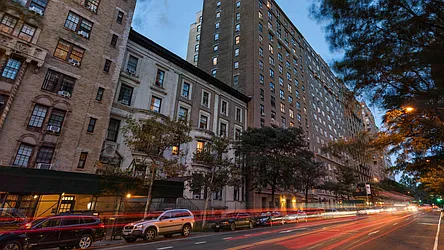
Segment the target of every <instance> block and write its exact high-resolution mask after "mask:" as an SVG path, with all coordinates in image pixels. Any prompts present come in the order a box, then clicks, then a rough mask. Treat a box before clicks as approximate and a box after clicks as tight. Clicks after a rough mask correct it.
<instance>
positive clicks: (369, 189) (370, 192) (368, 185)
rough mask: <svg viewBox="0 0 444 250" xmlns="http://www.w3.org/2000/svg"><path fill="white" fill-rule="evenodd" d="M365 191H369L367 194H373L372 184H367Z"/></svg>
mask: <svg viewBox="0 0 444 250" xmlns="http://www.w3.org/2000/svg"><path fill="white" fill-rule="evenodd" d="M365 192H366V193H367V195H369V194H372V190H371V188H370V184H365Z"/></svg>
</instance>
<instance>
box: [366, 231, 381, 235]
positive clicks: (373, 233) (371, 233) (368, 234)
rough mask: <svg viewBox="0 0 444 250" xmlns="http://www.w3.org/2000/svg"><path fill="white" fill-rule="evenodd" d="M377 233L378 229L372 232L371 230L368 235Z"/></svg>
mask: <svg viewBox="0 0 444 250" xmlns="http://www.w3.org/2000/svg"><path fill="white" fill-rule="evenodd" d="M377 233H379V230H377V231H374V232H371V233H369V234H368V235H372V234H377Z"/></svg>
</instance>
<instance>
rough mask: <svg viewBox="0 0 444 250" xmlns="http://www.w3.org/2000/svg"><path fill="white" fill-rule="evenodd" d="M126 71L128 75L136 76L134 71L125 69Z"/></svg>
mask: <svg viewBox="0 0 444 250" xmlns="http://www.w3.org/2000/svg"><path fill="white" fill-rule="evenodd" d="M126 71H127V72H128V74H130V75H132V76H136V71H135V70H134V69H126Z"/></svg>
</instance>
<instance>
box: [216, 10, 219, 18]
mask: <svg viewBox="0 0 444 250" xmlns="http://www.w3.org/2000/svg"><path fill="white" fill-rule="evenodd" d="M219 18H220V11H218V12H216V19H219Z"/></svg>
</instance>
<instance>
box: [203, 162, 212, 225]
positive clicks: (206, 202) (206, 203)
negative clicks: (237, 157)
mask: <svg viewBox="0 0 444 250" xmlns="http://www.w3.org/2000/svg"><path fill="white" fill-rule="evenodd" d="M213 179H214V168H213V169H212V170H211V178H210V185H212V184H213ZM211 195H212V193H211V188H210V187H207V198H206V199H205V209H204V211H203V217H202V230H204V229H205V224H206V221H207V210H208V203H209V202H210V198H211Z"/></svg>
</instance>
